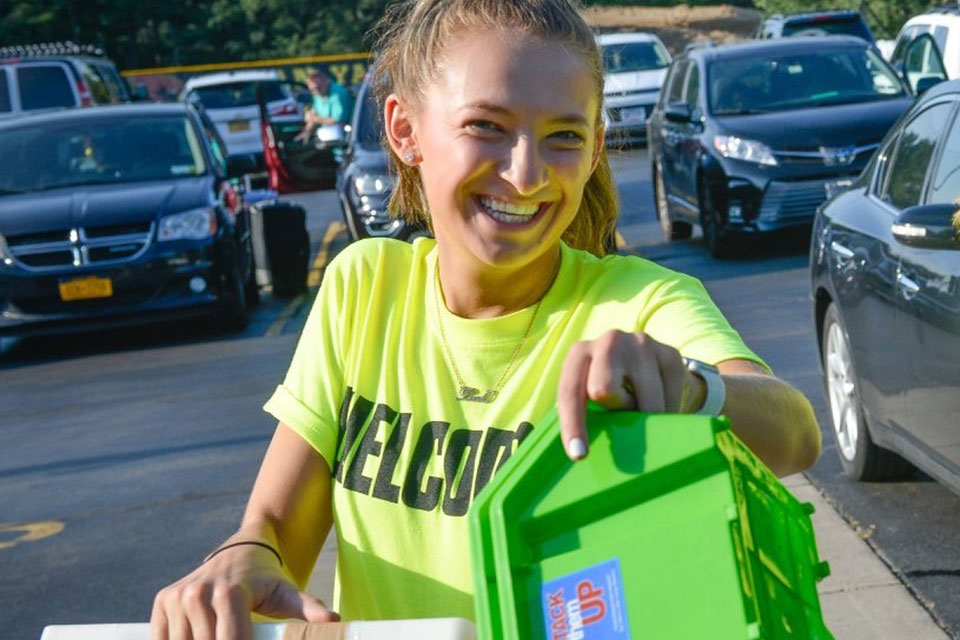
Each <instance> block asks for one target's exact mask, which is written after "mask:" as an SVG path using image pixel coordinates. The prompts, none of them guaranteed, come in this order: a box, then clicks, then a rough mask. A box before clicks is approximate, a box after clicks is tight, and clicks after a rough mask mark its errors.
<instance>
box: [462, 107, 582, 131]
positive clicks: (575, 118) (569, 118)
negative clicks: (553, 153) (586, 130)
mask: <svg viewBox="0 0 960 640" xmlns="http://www.w3.org/2000/svg"><path fill="white" fill-rule="evenodd" d="M460 111H489V112H492V113H497V114H500V115H503V116H512V115H513V112H512V111H511V110H510V109H508V108H506V107H503V106H501V105H498V104H493V103H491V102H482V101H480V102H471V103H469V104H465V105H463V106H462V107H460ZM549 121H550V122H551V123H552V124H571V125H580V126H584V127H586V126H589V124H590V121H589V120H587V118H586V117H585V116H583V115H582V114H579V113H569V114H563V115H557V116H553V117H551V118H549Z"/></svg>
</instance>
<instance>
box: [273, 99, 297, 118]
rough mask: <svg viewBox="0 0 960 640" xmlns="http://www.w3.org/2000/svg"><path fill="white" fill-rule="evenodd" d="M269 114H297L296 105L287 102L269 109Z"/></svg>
mask: <svg viewBox="0 0 960 640" xmlns="http://www.w3.org/2000/svg"><path fill="white" fill-rule="evenodd" d="M270 115H272V116H295V115H297V105H296V104H295V103H292V102H288V103H287V104H284V105H283V106H281V107H279V108H277V109H274V110H273V111H271V112H270Z"/></svg>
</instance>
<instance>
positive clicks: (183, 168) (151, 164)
mask: <svg viewBox="0 0 960 640" xmlns="http://www.w3.org/2000/svg"><path fill="white" fill-rule="evenodd" d="M206 170H207V169H206V162H205V160H204V154H203V150H202V147H201V143H200V139H199V138H198V135H197V131H196V128H195V127H194V126H193V124H192V123H191V122H190V121H189V120H188V119H187V118H185V117H184V116H154V117H144V116H130V117H112V118H97V119H92V118H81V119H77V120H67V121H59V122H53V123H44V124H42V125H40V124H38V125H24V126H19V127H9V128H5V129H0V192H13V193H19V192H25V191H41V190H44V189H56V188H59V187H67V186H75V185H92V184H110V183H118V182H139V181H144V180H171V179H176V178H185V177H190V176H197V175H201V174H203V173H205V172H206Z"/></svg>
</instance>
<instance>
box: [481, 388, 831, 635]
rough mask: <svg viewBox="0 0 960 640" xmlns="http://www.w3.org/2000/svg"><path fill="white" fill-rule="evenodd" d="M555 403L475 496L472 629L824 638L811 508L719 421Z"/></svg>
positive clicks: (820, 565) (820, 568)
mask: <svg viewBox="0 0 960 640" xmlns="http://www.w3.org/2000/svg"><path fill="white" fill-rule="evenodd" d="M587 423H588V430H589V435H590V454H589V456H588V457H587V458H586V460H583V461H580V462H577V463H573V462H571V461H570V460H569V459H568V458H567V456H566V454H565V453H564V451H563V446H562V443H561V440H560V437H559V425H558V419H557V416H556V413H553V414H551V416H549V417H548V419H547V420H545V421H544V422H543V423H541V425H540V426H539V427H538V428H537V429H536V430H535V431H534V432H533V433H532V434H531V435H530V436H529V438H528V439H527V441H526V442H525V443H524V445H523V446H522V447H521V448H520V449H519V451H518V452H517V453H516V454H515V455H514V456H512V457H511V459H510V460H509V461H508V462H507V463H506V464H505V465H504V467H503V468H502V469H501V470H500V472H499V473H497V474H496V475H495V476H494V478H493V480H491V482H490V483H489V484H488V485H487V487H485V488H484V490H483V491H482V492H481V493H480V494H479V495H478V496H477V498H476V500H475V501H474V503H473V506H472V508H471V511H470V514H469V518H470V538H471V540H470V542H471V553H472V563H473V575H474V583H475V589H476V619H477V630H478V636H479V637H480V638H483V639H489V640H494V639H500V638H502V639H504V640H534V639H540V638H546V639H550V640H578V639H583V640H591V639H594V638H598V639H599V638H602V639H603V640H620V639H621V638H623V639H626V638H632V639H647V638H650V639H659V638H670V639H671V640H681V639H686V638H690V639H696V640H703V639H704V638H710V639H711V640H726V639H727V638H729V639H735V638H736V639H750V638H764V639H771V640H774V639H776V640H779V639H781V638H790V639H800V638H802V639H803V640H826V639H831V638H832V636H831V635H830V632H829V631H828V630H827V628H826V627H825V626H824V624H823V619H822V616H821V612H820V604H819V600H818V597H817V591H816V582H817V581H818V580H820V579H822V578H823V577H825V576H827V575H828V574H829V568H828V566H827V564H826V563H825V562H821V561H820V560H819V558H818V556H817V551H816V543H815V541H814V534H813V527H812V524H811V522H810V517H809V514H810V513H812V511H813V508H812V506H811V505H809V504H801V503H799V502H798V501H797V500H796V499H795V498H794V497H793V496H792V495H791V494H790V493H789V492H788V491H787V490H786V489H785V488H784V487H783V485H781V484H780V482H779V481H778V480H777V479H776V477H775V476H774V475H773V474H772V473H771V472H770V470H769V469H767V467H766V466H765V465H764V464H763V463H762V462H760V461H759V460H758V459H757V458H756V457H755V456H754V455H753V454H752V453H751V452H750V451H749V450H748V449H747V448H746V447H745V446H744V445H743V444H742V443H741V442H740V440H739V439H738V438H737V437H736V436H734V435H733V433H732V432H731V431H730V429H729V423H728V422H727V421H726V420H725V419H723V418H711V417H706V416H689V415H667V414H649V415H648V414H639V413H631V412H607V411H603V410H602V409H599V408H598V407H596V406H591V407H590V408H589V409H588V413H587Z"/></svg>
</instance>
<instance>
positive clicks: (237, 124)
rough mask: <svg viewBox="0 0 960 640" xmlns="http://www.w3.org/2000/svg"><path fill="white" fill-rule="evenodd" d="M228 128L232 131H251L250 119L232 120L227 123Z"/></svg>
mask: <svg viewBox="0 0 960 640" xmlns="http://www.w3.org/2000/svg"><path fill="white" fill-rule="evenodd" d="M227 128H228V129H230V131H250V121H249V120H231V121H230V122H228V123H227Z"/></svg>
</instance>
